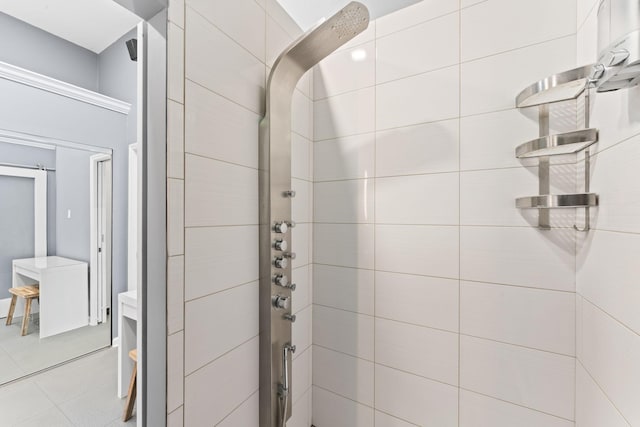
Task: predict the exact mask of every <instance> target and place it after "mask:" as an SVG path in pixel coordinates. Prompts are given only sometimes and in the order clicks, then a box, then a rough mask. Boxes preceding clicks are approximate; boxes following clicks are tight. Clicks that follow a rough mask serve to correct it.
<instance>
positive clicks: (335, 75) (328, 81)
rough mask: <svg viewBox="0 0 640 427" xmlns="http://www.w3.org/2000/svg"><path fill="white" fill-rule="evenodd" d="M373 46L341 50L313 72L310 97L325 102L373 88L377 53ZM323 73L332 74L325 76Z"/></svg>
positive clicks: (372, 44) (371, 43)
mask: <svg viewBox="0 0 640 427" xmlns="http://www.w3.org/2000/svg"><path fill="white" fill-rule="evenodd" d="M374 45H375V43H374V42H369V43H365V44H362V45H358V46H356V47H353V48H351V49H344V50H341V51H339V52H336V54H335V55H331V56H330V57H329V58H327V59H326V60H325V61H322V62H321V63H320V65H318V66H317V67H316V68H315V72H316V74H315V78H314V79H313V96H314V97H315V99H323V98H328V97H330V96H335V95H339V94H341V93H345V92H350V91H353V90H357V89H363V88H366V87H369V86H373V85H374V84H375V77H376V74H375V63H376V50H375V47H374ZM378 54H379V52H378ZM323 70H331V72H328V73H324V72H323Z"/></svg>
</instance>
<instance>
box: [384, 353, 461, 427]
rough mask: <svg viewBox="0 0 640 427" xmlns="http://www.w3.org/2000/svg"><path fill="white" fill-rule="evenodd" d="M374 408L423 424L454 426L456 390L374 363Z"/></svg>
mask: <svg viewBox="0 0 640 427" xmlns="http://www.w3.org/2000/svg"><path fill="white" fill-rule="evenodd" d="M376 408H377V409H379V410H381V411H383V412H386V413H388V414H391V415H393V416H396V417H398V418H401V419H403V420H407V421H410V422H412V423H414V424H417V425H420V426H424V427H456V426H457V425H458V389H457V388H456V387H452V386H450V385H446V384H442V383H439V382H436V381H431V380H428V379H426V378H423V377H419V376H416V375H412V374H409V373H406V372H402V371H398V370H395V369H391V368H387V367H384V366H381V365H376Z"/></svg>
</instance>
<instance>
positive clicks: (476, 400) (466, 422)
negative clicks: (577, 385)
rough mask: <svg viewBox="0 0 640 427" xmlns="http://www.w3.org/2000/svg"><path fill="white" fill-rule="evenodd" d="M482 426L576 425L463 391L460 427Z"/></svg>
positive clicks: (556, 426) (540, 426)
mask: <svg viewBox="0 0 640 427" xmlns="http://www.w3.org/2000/svg"><path fill="white" fill-rule="evenodd" d="M602 425H605V424H602ZM480 426H518V427H542V426H544V427H573V426H574V423H573V422H572V421H568V420H564V419H562V418H559V417H554V416H553V415H548V414H543V413H541V412H537V411H533V410H531V409H528V408H525V407H522V406H519V405H514V404H511V403H508V402H505V401H503V400H498V399H493V398H491V397H488V396H483V395H481V394H478V393H474V392H471V391H467V390H461V391H460V427H480Z"/></svg>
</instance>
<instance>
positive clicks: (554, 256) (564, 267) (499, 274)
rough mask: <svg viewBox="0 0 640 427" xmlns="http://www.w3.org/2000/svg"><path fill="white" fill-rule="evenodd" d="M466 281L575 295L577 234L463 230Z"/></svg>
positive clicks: (462, 266) (462, 264)
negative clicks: (567, 292) (549, 290)
mask: <svg viewBox="0 0 640 427" xmlns="http://www.w3.org/2000/svg"><path fill="white" fill-rule="evenodd" d="M460 234H461V235H460V242H461V247H460V275H461V278H463V279H466V280H474V281H480V282H489V283H502V284H510V285H521V286H529V287H536V288H545V289H556V290H563V291H570V292H573V291H575V232H574V231H573V230H562V229H556V230H538V229H534V228H525V227H513V228H512V227H462V229H461V232H460Z"/></svg>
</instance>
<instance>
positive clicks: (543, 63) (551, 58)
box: [460, 0, 576, 145]
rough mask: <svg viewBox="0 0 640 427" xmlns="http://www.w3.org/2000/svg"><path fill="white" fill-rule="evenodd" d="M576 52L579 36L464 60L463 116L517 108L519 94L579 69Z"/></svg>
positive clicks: (462, 79)
mask: <svg viewBox="0 0 640 427" xmlns="http://www.w3.org/2000/svg"><path fill="white" fill-rule="evenodd" d="M490 1H491V0H490ZM487 3H488V2H487ZM532 3H533V2H532ZM482 4H485V3H482ZM474 7H475V6H474ZM498 16H499V15H498ZM575 51H576V38H575V36H568V37H564V38H561V39H558V40H552V41H549V42H545V43H541V44H537V45H533V46H530V47H526V48H523V49H517V50H513V51H509V52H505V53H501V54H499V55H494V56H489V57H486V58H482V59H478V60H474V61H470V62H464V63H462V66H461V71H460V72H461V75H460V83H461V84H460V86H461V91H462V95H461V96H462V101H461V102H462V104H461V106H460V112H461V115H462V116H469V115H472V114H480V113H488V112H491V111H498V110H506V109H508V108H513V107H514V106H515V99H516V96H517V95H518V93H520V91H521V90H523V89H524V88H526V87H528V86H529V85H531V84H533V83H535V82H536V81H538V80H540V79H542V78H545V77H547V76H550V75H552V74H555V73H558V72H560V71H563V70H570V69H572V68H575ZM516 145H517V142H516Z"/></svg>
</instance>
